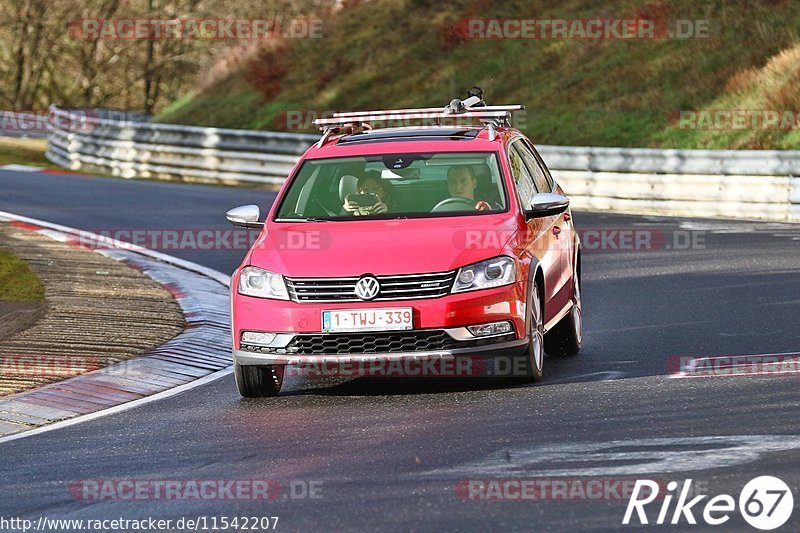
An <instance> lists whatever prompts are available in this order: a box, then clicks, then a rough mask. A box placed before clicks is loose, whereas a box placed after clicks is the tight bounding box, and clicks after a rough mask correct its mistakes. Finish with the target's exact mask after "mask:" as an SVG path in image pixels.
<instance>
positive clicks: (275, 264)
mask: <svg viewBox="0 0 800 533" xmlns="http://www.w3.org/2000/svg"><path fill="white" fill-rule="evenodd" d="M519 109H522V106H519V105H514V106H486V105H485V104H484V103H483V101H482V95H481V94H480V93H475V92H473V93H471V95H470V97H469V98H467V99H466V100H463V101H462V100H458V99H455V100H453V101H452V102H451V103H450V104H448V106H446V107H445V108H444V109H442V108H427V109H403V110H392V111H370V112H353V113H338V114H334V116H333V118H328V119H319V120H317V123H318V124H319V125H320V126H321V128H322V131H323V135H322V138H321V139H320V141H319V142H318V143H316V144H315V145H314V146H312V147H311V148H309V149H308V151H306V153H305V154H304V155H303V156H302V157H301V158H300V160H299V162H298V163H297V165H296V166H295V168H294V169H293V171H292V172H291V174H290V176H289V177H288V179H287V180H286V182H285V184H284V185H283V186H282V188H281V190H280V192H279V193H278V196H277V198H276V201H275V202H274V204H273V205H272V208H271V209H270V212H269V214H268V215H267V217H266V220H265V221H264V222H260V215H259V208H258V206H255V205H249V206H242V207H238V208H235V209H232V210H230V211H229V212H228V213H227V218H228V220H229V221H230V222H231V223H233V224H234V225H236V226H239V227H245V228H263V229H262V231H261V234H260V236H259V238H258V239H257V241H256V242H255V243H254V245H253V247H252V248H251V249H250V250H249V252H248V253H247V255H246V257H245V258H244V262H243V263H242V265H241V266H240V267H239V268H238V269H237V270H236V272H235V273H234V275H233V278H232V285H231V300H232V301H231V311H232V316H231V321H232V332H233V359H234V368H235V378H236V384H237V387H238V389H239V392H240V393H241V395H242V396H245V397H258V396H273V395H276V394H278V393H279V391H280V388H281V385H282V383H283V377H284V372H285V368H286V365H304V364H316V363H320V362H334V363H337V364H338V363H350V364H352V363H365V362H366V363H370V364H375V363H387V362H397V361H401V362H404V361H405V362H407V361H430V360H438V361H446V360H451V359H456V358H459V357H469V358H472V359H475V358H478V359H480V360H481V361H495V362H496V361H497V359H498V358H499V357H505V358H513V360H514V361H515V362H517V363H519V365H517V366H516V367H515V368H518V369H519V372H517V373H515V374H514V375H516V376H517V377H520V378H522V379H524V380H528V381H538V380H539V379H541V378H542V371H543V363H544V356H545V351H547V353H549V354H551V355H555V354H560V355H569V354H575V353H577V352H578V351H579V350H580V347H581V336H582V320H581V296H580V284H579V281H580V271H581V256H580V243H579V240H578V236H577V234H576V232H575V228H574V225H573V221H572V215H571V213H570V210H569V200H568V198H566V197H565V196H564V192H563V191H562V190H561V188H560V187H559V186H558V184H557V183H555V182H554V181H553V178H552V176H551V175H550V172H549V171H548V169H547V167H546V166H545V164H544V162H543V161H542V158H541V157H540V156H539V154H538V153H537V151H536V149H535V148H534V147H533V144H532V143H531V142H530V141H529V140H528V139H527V138H526V137H525V136H524V135H523V134H522V133H521V132H520V131H518V130H516V129H514V128H512V127H511V126H510V118H511V112H512V111H515V110H519ZM409 119H410V120H429V121H431V122H432V123H433V125H431V126H425V127H422V126H413V127H390V128H382V129H378V128H374V129H373V128H370V126H369V123H370V122H372V123H375V122H376V121H380V122H385V121H388V122H392V121H398V120H409ZM452 122H456V124H455V125H453V124H451V123H452Z"/></svg>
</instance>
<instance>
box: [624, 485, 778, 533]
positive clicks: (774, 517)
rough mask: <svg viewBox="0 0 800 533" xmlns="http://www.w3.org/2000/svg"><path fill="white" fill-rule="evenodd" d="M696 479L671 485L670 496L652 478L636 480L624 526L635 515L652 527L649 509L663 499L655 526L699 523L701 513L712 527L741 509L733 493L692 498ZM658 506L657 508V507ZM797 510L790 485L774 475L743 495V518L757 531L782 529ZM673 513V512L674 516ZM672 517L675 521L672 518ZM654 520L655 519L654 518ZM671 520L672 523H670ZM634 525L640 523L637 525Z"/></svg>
mask: <svg viewBox="0 0 800 533" xmlns="http://www.w3.org/2000/svg"><path fill="white" fill-rule="evenodd" d="M690 495H692V480H691V479H687V480H685V481H684V482H683V485H682V486H680V487H679V484H678V482H677V481H670V482H669V483H667V492H666V494H660V491H659V483H657V482H655V481H651V480H649V479H645V480H641V479H640V480H636V485H634V487H633V492H632V493H631V497H630V499H629V500H628V507H627V509H626V510H625V516H624V517H623V519H622V523H623V524H625V525H627V524H630V523H631V519H632V518H633V515H634V512H635V513H636V518H637V519H638V521H639V524H648V523H650V522H648V516H647V513H646V512H645V507H646V506H647V505H648V504H650V503H653V502H654V501H656V500H657V499H661V498H659V497H662V498H663V499H662V500H661V507H660V510H659V512H658V518H656V521H655V524H658V525H662V524H667V523H669V524H673V525H674V524H679V523H681V522H682V520H686V523H689V524H697V518H696V517H695V512H697V513H700V514H701V518H702V520H703V522H705V523H706V524H708V525H711V526H719V525H723V524H725V523H726V522H727V521H728V520H730V518H731V513H734V512H735V511H736V509H737V501H736V500H735V499H734V498H733V496H731V495H729V494H719V495H717V496H714V497H713V498H711V499H709V500H708V501H706V502H704V503H705V505H701V502H703V500H705V499H706V498H708V495H706V494H701V495H699V496H695V497H693V498H692V499H689V498H690ZM675 496H677V502H676V503H675V507H674V508H673V509H670V508H671V506H672V501H673V499H675ZM654 507H657V506H654ZM793 509H794V497H793V496H792V491H791V489H790V488H789V486H788V485H787V484H786V483H784V482H783V481H782V480H781V479H778V478H776V477H773V476H759V477H757V478H755V479H752V480H750V481H749V482H748V483H747V484H746V485H745V486H744V488H743V489H742V492H741V493H739V501H738V510H739V513H741V515H742V518H744V520H745V521H746V522H747V523H748V524H750V525H751V526H753V527H754V528H756V529H760V530H763V531H768V530H772V529H776V528H779V527H781V526H782V525H783V524H785V523H786V522H787V520H789V517H791V515H792V510H793ZM670 511H672V512H671V513H670ZM670 514H671V519H670ZM650 519H652V516H651V518H650ZM668 520H669V522H668ZM633 523H634V524H635V523H636V521H634V522H633Z"/></svg>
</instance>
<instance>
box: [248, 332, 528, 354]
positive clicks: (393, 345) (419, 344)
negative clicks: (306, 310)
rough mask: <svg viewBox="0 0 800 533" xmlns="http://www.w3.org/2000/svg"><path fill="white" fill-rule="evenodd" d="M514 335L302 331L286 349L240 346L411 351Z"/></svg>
mask: <svg viewBox="0 0 800 533" xmlns="http://www.w3.org/2000/svg"><path fill="white" fill-rule="evenodd" d="M515 338H516V336H515V335H514V334H513V333H509V334H507V335H500V336H497V337H488V338H485V339H474V340H468V341H456V340H454V339H453V338H452V337H451V336H450V335H448V334H447V332H445V331H444V330H441V329H429V330H415V331H396V332H391V331H389V332H382V333H324V334H320V333H300V334H298V335H296V336H295V338H294V339H293V340H292V341H291V342H290V343H289V344H288V346H286V348H285V349H276V348H266V347H259V346H253V345H245V344H242V345H241V349H242V350H244V351H249V352H260V353H270V354H287V355H295V354H296V355H327V354H331V355H333V354H371V353H411V352H432V351H440V350H453V349H456V348H474V347H480V346H488V345H491V344H497V343H501V342H507V341H512V340H514V339H515Z"/></svg>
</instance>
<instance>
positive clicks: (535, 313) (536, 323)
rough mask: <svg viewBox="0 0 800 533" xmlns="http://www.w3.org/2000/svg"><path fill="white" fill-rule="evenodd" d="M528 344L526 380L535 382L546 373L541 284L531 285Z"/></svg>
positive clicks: (527, 324)
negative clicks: (540, 294)
mask: <svg viewBox="0 0 800 533" xmlns="http://www.w3.org/2000/svg"><path fill="white" fill-rule="evenodd" d="M526 326H527V328H528V345H527V346H526V347H525V352H524V353H525V356H524V357H525V367H524V368H525V378H524V381H526V382H535V381H539V380H541V379H542V376H543V375H544V351H545V350H544V309H543V307H542V299H541V298H540V296H539V286H538V284H536V283H535V282H534V283H533V285H531V295H530V303H529V304H528V317H527V320H526Z"/></svg>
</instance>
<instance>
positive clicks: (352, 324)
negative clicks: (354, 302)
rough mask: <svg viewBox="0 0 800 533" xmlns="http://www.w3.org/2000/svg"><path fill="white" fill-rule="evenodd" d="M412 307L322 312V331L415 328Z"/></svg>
mask: <svg viewBox="0 0 800 533" xmlns="http://www.w3.org/2000/svg"><path fill="white" fill-rule="evenodd" d="M413 327H414V313H412V310H411V308H410V307H393V308H390V309H340V310H338V311H323V312H322V331H324V332H326V333H327V332H333V331H386V330H397V329H413Z"/></svg>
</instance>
